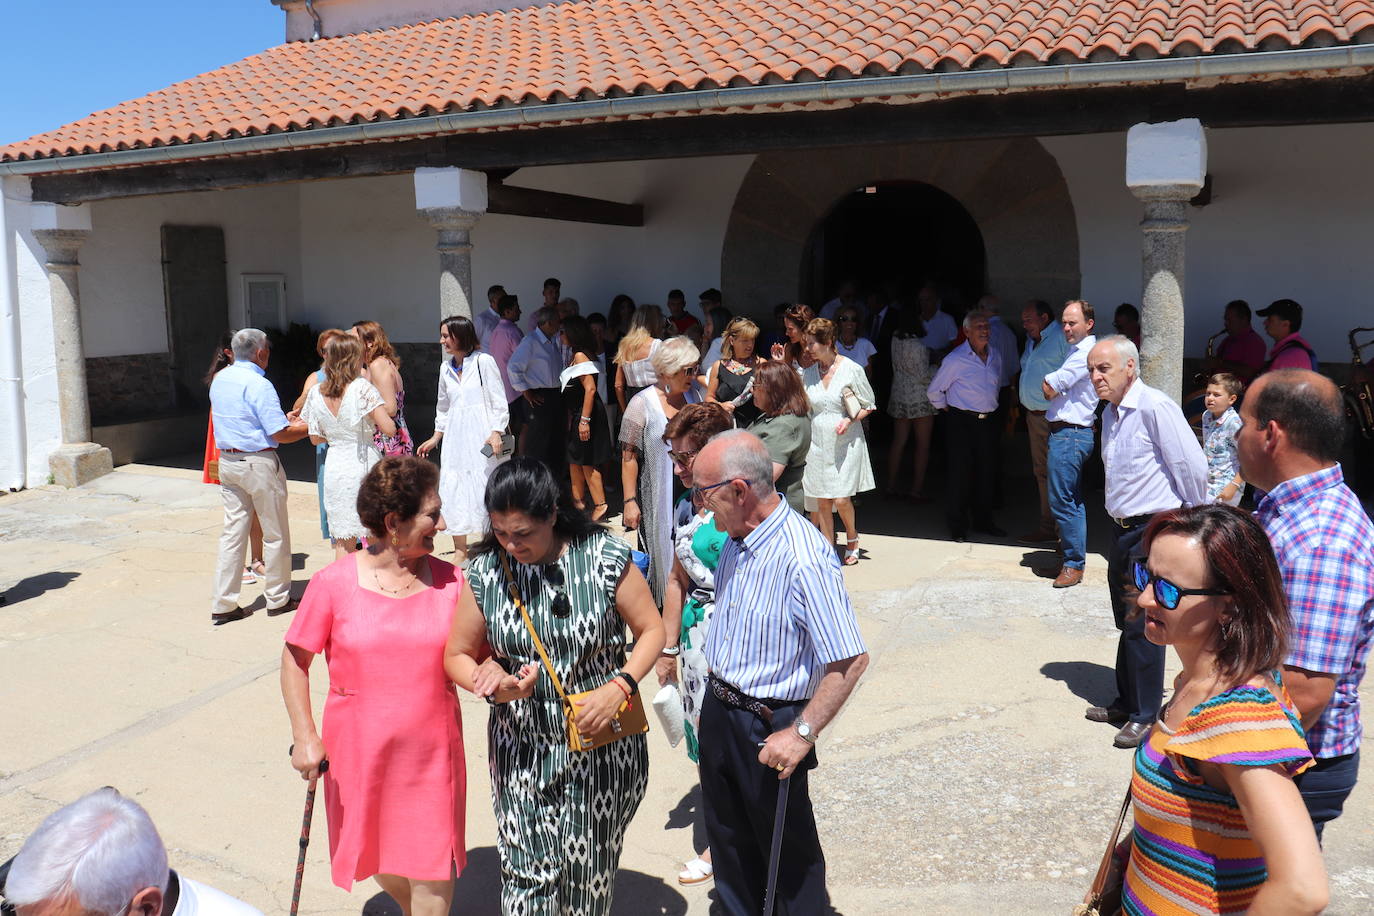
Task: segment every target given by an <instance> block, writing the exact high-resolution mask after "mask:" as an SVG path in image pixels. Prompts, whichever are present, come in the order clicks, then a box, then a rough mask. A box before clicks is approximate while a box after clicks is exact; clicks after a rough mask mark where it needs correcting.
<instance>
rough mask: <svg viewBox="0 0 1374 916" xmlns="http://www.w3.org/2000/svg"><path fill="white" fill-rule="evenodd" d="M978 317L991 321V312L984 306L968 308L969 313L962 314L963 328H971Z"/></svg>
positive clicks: (969, 329) (968, 329) (966, 329)
mask: <svg viewBox="0 0 1374 916" xmlns="http://www.w3.org/2000/svg"><path fill="white" fill-rule="evenodd" d="M980 319H981V320H983V321H986V322H989V323H991V321H992V312H989V311H988V310H987V309H985V308H976V309H970V310H969V313H968V314H967V315H965V316H964V330H965V331H966V332H967V331H971V330H973V323H974V322H975V321H978V320H980Z"/></svg>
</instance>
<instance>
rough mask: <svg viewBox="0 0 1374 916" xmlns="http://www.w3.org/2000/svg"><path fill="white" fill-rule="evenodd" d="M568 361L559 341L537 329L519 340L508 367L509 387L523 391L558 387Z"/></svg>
mask: <svg viewBox="0 0 1374 916" xmlns="http://www.w3.org/2000/svg"><path fill="white" fill-rule="evenodd" d="M567 362H568V361H567V359H566V358H565V357H564V355H563V347H562V346H561V345H560V344H559V343H558V341H557V340H554V339H552V338H550V337H547V336H546V335H545V334H544V332H543V330H541V329H540V328H538V327H536V328H535V329H534V330H533V331H530V332H529V333H528V334H526V335H525V339H524V340H522V341H520V345H519V346H518V347H516V348H515V352H514V353H512V354H511V357H510V362H509V363H507V364H506V372H507V374H508V375H509V377H510V386H511V387H512V388H514V389H515V390H516V391H520V392H524V391H532V390H534V389H536V388H557V387H558V376H559V374H560V373H561V372H562V371H563V367H564V366H565V365H567Z"/></svg>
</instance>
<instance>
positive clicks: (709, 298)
mask: <svg viewBox="0 0 1374 916" xmlns="http://www.w3.org/2000/svg"><path fill="white" fill-rule="evenodd" d="M697 299H699V300H701V301H702V302H720V290H718V289H716V288H715V287H714V286H713V287H711V288H710V289H708V290H706V291H705V292H703V293H702V294H701V295H700V296H697Z"/></svg>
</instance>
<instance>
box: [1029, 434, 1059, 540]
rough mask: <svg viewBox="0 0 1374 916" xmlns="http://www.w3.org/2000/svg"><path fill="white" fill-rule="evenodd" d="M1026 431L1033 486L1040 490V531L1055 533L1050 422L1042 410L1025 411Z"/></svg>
mask: <svg viewBox="0 0 1374 916" xmlns="http://www.w3.org/2000/svg"><path fill="white" fill-rule="evenodd" d="M1026 431H1027V432H1028V433H1029V434H1030V455H1031V471H1032V472H1033V473H1034V474H1035V485H1036V486H1037V487H1039V488H1040V530H1041V531H1045V532H1049V533H1050V534H1053V533H1054V532H1055V525H1054V515H1053V514H1052V513H1051V512H1050V487H1049V479H1048V473H1049V463H1050V421H1049V420H1047V419H1045V412H1044V411H1043V410H1027V411H1026Z"/></svg>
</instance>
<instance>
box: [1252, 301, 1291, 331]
mask: <svg viewBox="0 0 1374 916" xmlns="http://www.w3.org/2000/svg"><path fill="white" fill-rule="evenodd" d="M1255 314H1256V315H1259V316H1260V317H1261V318H1268V317H1269V316H1270V315H1277V316H1278V317H1280V318H1282V319H1283V320H1284V321H1286V322H1288V323H1289V324H1291V325H1293V326H1294V327H1296V326H1298V325H1300V324H1302V306H1301V305H1298V304H1297V303H1296V302H1294V301H1293V300H1292V299H1276V300H1274V301H1273V302H1271V303H1270V304H1269V307H1268V308H1263V309H1260V310H1259V311H1258V312H1256V313H1255Z"/></svg>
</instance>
